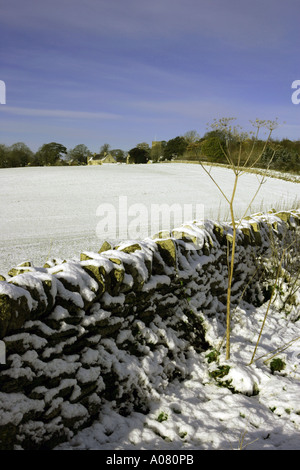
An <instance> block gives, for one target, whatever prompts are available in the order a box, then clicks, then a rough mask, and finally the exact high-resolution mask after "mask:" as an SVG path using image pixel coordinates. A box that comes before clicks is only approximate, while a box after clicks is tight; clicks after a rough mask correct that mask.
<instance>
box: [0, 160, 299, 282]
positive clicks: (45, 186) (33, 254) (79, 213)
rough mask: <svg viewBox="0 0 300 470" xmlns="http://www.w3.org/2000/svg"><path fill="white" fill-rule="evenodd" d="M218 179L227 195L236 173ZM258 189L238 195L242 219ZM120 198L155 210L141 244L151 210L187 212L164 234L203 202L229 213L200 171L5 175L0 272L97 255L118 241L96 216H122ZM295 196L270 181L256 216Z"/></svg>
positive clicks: (252, 182) (252, 178)
mask: <svg viewBox="0 0 300 470" xmlns="http://www.w3.org/2000/svg"><path fill="white" fill-rule="evenodd" d="M213 174H214V175H215V176H216V178H217V179H218V181H219V182H220V183H221V185H222V188H223V189H224V190H225V192H227V193H229V192H230V189H231V182H232V174H231V172H230V171H229V170H227V169H226V168H220V167H214V168H213ZM256 187H257V177H256V175H254V174H246V175H244V176H243V178H242V179H241V184H240V187H239V191H238V209H239V211H240V215H242V212H243V209H245V207H247V205H248V203H249V201H250V200H251V197H252V195H253V194H254V192H255V190H256ZM120 196H121V197H123V198H124V197H125V198H127V199H126V201H127V206H128V209H130V208H132V207H133V204H137V203H139V204H141V205H143V207H145V208H146V209H147V210H148V211H149V217H148V219H147V220H144V221H141V223H140V233H139V237H136V238H145V237H147V236H151V235H153V230H154V228H153V229H152V226H153V224H152V221H151V217H150V214H151V205H153V204H168V205H169V206H171V205H172V204H177V205H180V207H181V208H182V211H181V212H180V211H179V213H178V218H176V219H175V220H169V221H168V220H164V224H165V225H164V226H163V227H161V228H164V229H168V228H172V227H174V225H180V224H181V223H182V222H184V221H186V220H185V219H184V217H183V216H184V214H185V212H184V209H183V207H184V204H189V205H190V206H192V209H193V210H194V211H195V210H196V205H197V204H203V209H204V217H205V218H218V217H220V218H221V219H224V217H226V216H227V214H228V211H227V207H226V206H225V205H224V202H223V200H222V197H221V196H220V193H219V192H218V190H217V188H216V187H215V186H214V185H213V183H212V182H211V180H210V179H209V177H208V176H207V175H206V174H205V172H204V171H203V170H202V168H201V167H200V165H189V164H179V163H177V164H176V163H174V164H172V163H171V164H160V165H115V164H107V165H102V166H85V167H43V168H12V169H1V170H0V224H1V230H0V273H3V274H6V272H7V270H9V269H10V268H11V267H12V266H14V265H16V264H19V263H22V262H23V261H27V260H31V261H33V263H34V264H35V265H43V264H44V262H45V261H46V260H47V259H48V258H49V257H58V258H73V257H76V256H79V254H80V252H81V251H83V250H96V251H98V249H99V247H100V246H101V244H102V242H103V241H104V240H105V239H110V240H111V241H113V242H114V241H117V240H116V236H115V233H114V232H112V231H109V229H108V231H107V233H105V234H103V238H102V237H101V233H98V232H97V226H98V224H99V222H100V221H101V217H100V216H99V212H98V215H97V210H98V208H99V206H101V207H104V206H103V204H111V205H112V207H113V208H115V211H116V214H117V215H119V213H120V210H119V207H120V204H119V197H120ZM296 197H299V186H298V184H296V183H292V182H288V181H283V180H278V179H274V178H269V179H268V181H267V183H266V184H264V185H263V187H262V188H261V191H260V193H259V195H258V197H257V199H256V203H255V206H254V207H253V211H257V210H261V209H262V207H263V208H266V209H269V208H271V207H273V206H274V205H278V204H279V205H281V204H283V205H286V208H288V209H290V208H291V207H289V205H292V203H293V202H294V201H295V198H296ZM181 215H182V218H181ZM132 218H133V217H131V219H132ZM118 220H119V217H118ZM120 225H122V224H120ZM119 228H120V232H121V233H120V234H119V235H120V239H124V238H125V239H127V238H131V237H127V231H126V230H125V228H124V227H122V226H120V227H119ZM123 228H124V230H123ZM122 230H123V232H122ZM154 233H155V232H154Z"/></svg>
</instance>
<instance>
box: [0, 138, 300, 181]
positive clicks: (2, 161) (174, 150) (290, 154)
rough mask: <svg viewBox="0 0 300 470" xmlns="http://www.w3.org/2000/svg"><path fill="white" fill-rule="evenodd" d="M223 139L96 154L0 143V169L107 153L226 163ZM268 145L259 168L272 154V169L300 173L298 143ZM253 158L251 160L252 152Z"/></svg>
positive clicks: (137, 159) (82, 161) (139, 159)
mask: <svg viewBox="0 0 300 470" xmlns="http://www.w3.org/2000/svg"><path fill="white" fill-rule="evenodd" d="M226 139H228V134H227V136H226V138H225V135H223V134H222V132H221V131H218V130H212V131H208V132H206V133H205V134H204V135H203V137H200V136H199V134H198V133H197V132H196V131H195V130H193V131H189V132H186V133H185V134H184V135H182V136H177V137H175V138H172V139H170V140H168V141H159V142H153V143H152V147H150V145H149V144H148V143H146V142H142V143H139V144H137V145H136V146H135V147H134V148H132V149H131V150H129V151H128V152H127V151H124V150H122V149H111V148H110V145H109V144H107V143H105V144H103V145H102V146H101V148H100V150H99V153H98V154H97V155H95V154H94V153H92V152H91V151H90V150H89V148H88V147H87V146H86V145H84V144H79V145H76V146H75V147H74V148H72V149H69V150H68V149H67V148H66V147H65V146H64V145H63V144H61V143H57V142H50V143H46V144H43V145H42V146H41V147H40V148H39V149H38V150H37V151H36V152H33V151H32V150H31V149H30V148H29V147H28V146H27V145H26V144H25V143H23V142H17V143H14V144H12V145H10V146H7V145H5V144H0V168H15V167H26V166H58V165H60V166H62V165H65V166H67V165H87V163H88V159H89V158H92V157H94V158H103V157H104V156H105V155H107V154H108V153H109V154H111V155H112V156H113V157H114V158H115V160H116V161H117V162H120V163H125V162H126V158H127V156H128V154H129V156H130V157H131V159H132V161H133V162H134V163H147V162H148V161H149V160H150V161H152V162H154V163H156V162H161V161H171V160H187V161H199V160H201V161H209V162H213V163H227V162H226V159H225V156H224V149H225V146H226V145H227V144H228V141H227V140H226ZM230 140H231V142H230V143H231V146H232V148H233V155H234V147H235V145H236V152H238V149H239V142H237V141H236V142H235V136H234V135H232V136H230ZM271 144H272V146H271V147H269V148H268V149H267V150H266V151H265V154H264V155H263V157H262V159H261V161H260V166H261V167H264V166H267V165H268V162H269V161H270V155H269V153H270V152H272V164H271V168H272V169H275V170H280V171H292V172H295V173H300V140H296V141H295V140H293V141H292V140H289V139H287V138H285V139H281V140H278V139H277V140H272V142H271ZM250 145H252V140H251V138H250V137H249V138H247V139H245V141H244V142H243V147H244V149H245V151H247V147H249V146H250ZM255 145H256V151H257V152H259V151H260V150H261V148H262V147H263V146H264V140H258V141H257V142H256V143H255ZM253 158H255V153H254V157H253Z"/></svg>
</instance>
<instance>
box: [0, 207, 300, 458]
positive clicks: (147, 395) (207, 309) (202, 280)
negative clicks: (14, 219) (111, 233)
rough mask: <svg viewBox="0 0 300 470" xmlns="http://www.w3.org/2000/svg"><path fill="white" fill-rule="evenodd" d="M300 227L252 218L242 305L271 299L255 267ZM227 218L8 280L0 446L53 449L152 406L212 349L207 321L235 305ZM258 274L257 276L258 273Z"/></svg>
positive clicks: (282, 217) (282, 216)
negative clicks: (111, 414)
mask: <svg viewBox="0 0 300 470" xmlns="http://www.w3.org/2000/svg"><path fill="white" fill-rule="evenodd" d="M299 224H300V213H299V211H298V212H297V211H289V212H284V213H269V214H262V215H256V216H253V217H251V218H248V219H245V220H244V221H243V223H242V224H241V226H240V228H239V230H238V238H237V252H236V266H235V272H234V281H233V289H232V293H233V296H232V301H233V303H236V302H238V300H239V298H240V294H241V290H242V289H243V288H244V286H245V285H246V284H247V283H249V280H250V279H252V281H251V282H250V283H249V284H248V288H247V290H246V293H245V296H246V298H247V299H248V300H249V301H250V302H253V303H261V302H263V301H264V300H265V293H264V288H265V286H263V284H262V283H261V281H258V280H255V278H254V277H253V274H254V272H255V271H257V268H258V267H259V263H258V260H259V259H260V258H261V257H265V256H268V254H269V252H270V245H271V243H270V240H271V238H272V240H274V239H276V240H277V242H279V243H280V240H282V239H283V238H284V236H285V234H286V233H287V232H289V231H294V230H295V229H296V228H297V227H298V226H299ZM231 234H232V230H231V227H230V225H229V224H225V223H222V224H220V223H214V222H211V221H206V222H205V223H204V224H198V223H196V222H193V223H191V224H185V225H183V226H182V227H180V228H178V229H176V230H173V231H172V232H171V233H166V232H161V233H159V234H157V235H155V236H154V237H152V238H151V239H150V238H149V239H145V240H143V241H133V242H131V241H128V242H126V243H122V244H120V245H119V246H115V247H113V248H112V247H111V246H110V245H109V244H108V243H106V244H104V245H103V246H102V247H101V249H100V250H99V252H98V253H90V252H85V253H82V254H81V256H80V260H78V261H62V260H49V261H48V262H47V263H46V264H45V266H43V267H34V266H32V265H31V263H24V264H23V265H19V266H17V267H16V268H14V269H12V270H11V271H10V272H9V273H8V276H7V277H6V278H2V280H1V281H0V340H1V341H2V344H5V348H6V363H5V364H0V449H51V448H53V447H55V446H56V445H57V444H59V443H60V442H63V441H66V440H68V439H69V438H71V437H72V436H73V435H74V433H76V432H77V431H78V430H80V429H82V428H84V427H86V426H89V425H90V424H91V423H93V422H94V421H95V420H97V419H98V418H99V415H100V414H101V408H102V407H103V405H104V404H105V403H106V402H107V401H110V402H111V403H113V405H114V406H115V408H116V409H117V410H118V412H119V413H123V414H124V415H126V414H129V413H130V412H131V411H132V410H139V411H141V412H144V413H146V412H147V406H148V405H147V404H148V403H149V400H151V399H153V398H155V396H157V394H159V393H160V392H161V391H162V390H163V389H164V388H165V387H166V385H167V384H168V383H169V382H170V381H173V380H179V381H180V380H185V379H186V378H187V376H188V368H187V367H186V363H187V361H188V358H189V354H190V351H191V349H192V350H193V351H196V352H200V351H203V350H206V349H207V348H209V347H210V345H209V341H208V340H207V338H206V331H205V322H206V321H207V319H209V318H210V317H212V316H214V317H215V316H219V318H220V319H221V323H222V318H224V312H225V305H226V289H227V271H228V269H227V253H228V252H227V250H228V247H230V244H231V241H232V235H231ZM258 278H259V276H258Z"/></svg>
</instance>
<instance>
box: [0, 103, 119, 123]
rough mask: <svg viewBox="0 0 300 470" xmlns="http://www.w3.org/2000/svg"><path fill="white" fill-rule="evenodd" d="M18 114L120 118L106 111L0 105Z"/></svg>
mask: <svg viewBox="0 0 300 470" xmlns="http://www.w3.org/2000/svg"><path fill="white" fill-rule="evenodd" d="M2 111H3V112H4V113H9V114H14V115H18V116H31V117H45V118H62V119H83V120H84V119H105V120H107V119H112V120H115V119H122V116H121V115H119V114H113V113H106V112H90V111H72V110H63V109H38V108H21V107H17V106H5V107H1V112H2Z"/></svg>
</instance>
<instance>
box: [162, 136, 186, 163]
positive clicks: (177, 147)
mask: <svg viewBox="0 0 300 470" xmlns="http://www.w3.org/2000/svg"><path fill="white" fill-rule="evenodd" d="M187 146H188V143H187V141H186V140H185V138H184V137H179V136H178V137H175V139H171V140H169V141H168V142H167V144H166V146H165V149H164V157H165V159H166V160H171V159H172V158H177V157H180V156H181V155H183V154H184V152H185V150H186V148H187Z"/></svg>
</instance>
